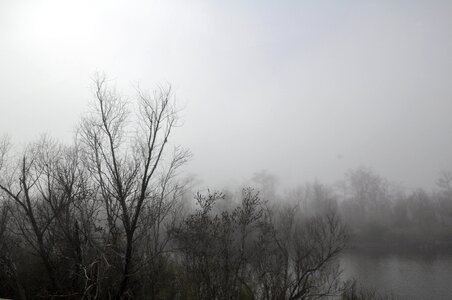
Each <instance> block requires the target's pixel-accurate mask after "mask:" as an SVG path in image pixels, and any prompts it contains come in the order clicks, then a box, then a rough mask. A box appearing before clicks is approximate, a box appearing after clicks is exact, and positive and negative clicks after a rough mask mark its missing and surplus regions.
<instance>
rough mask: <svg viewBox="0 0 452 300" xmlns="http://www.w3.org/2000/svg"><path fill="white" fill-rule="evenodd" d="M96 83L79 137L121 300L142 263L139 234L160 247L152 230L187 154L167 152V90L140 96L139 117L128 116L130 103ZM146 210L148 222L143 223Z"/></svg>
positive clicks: (170, 118)
mask: <svg viewBox="0 0 452 300" xmlns="http://www.w3.org/2000/svg"><path fill="white" fill-rule="evenodd" d="M95 83H96V91H95V93H96V102H95V104H94V106H93V111H92V113H91V115H90V116H89V117H87V118H85V120H84V121H83V124H82V127H81V131H80V136H81V141H82V143H83V145H84V148H85V150H86V154H87V158H88V165H89V170H90V172H91V174H92V176H93V179H94V181H95V184H96V185H97V186H98V187H99V198H101V199H102V202H103V208H104V210H105V211H104V212H105V218H106V223H107V228H108V230H107V238H108V245H109V247H110V249H109V251H110V254H117V257H116V258H115V259H114V260H112V261H111V262H109V264H112V265H115V266H116V268H117V269H119V272H120V274H121V278H120V280H119V282H117V283H115V285H117V286H118V289H117V292H116V297H117V298H119V297H123V296H125V295H126V294H127V293H128V289H129V283H130V281H131V279H133V276H134V274H137V272H139V271H140V268H141V267H142V266H143V264H145V263H146V262H145V261H142V260H141V259H138V257H137V256H136V255H135V254H136V253H135V252H136V250H137V249H136V248H137V247H136V246H137V245H138V240H137V238H138V237H139V236H140V235H139V234H137V231H141V230H155V233H154V237H153V238H154V239H155V242H156V243H158V242H159V237H158V235H159V234H160V230H159V228H152V226H157V227H158V226H159V224H160V223H161V222H162V219H163V217H164V216H163V215H164V214H167V210H168V208H167V205H168V203H167V198H168V197H170V198H171V193H173V192H175V193H176V194H177V191H173V190H171V189H172V188H170V187H169V185H170V184H171V183H172V182H171V180H170V179H172V177H173V176H174V172H175V170H176V169H177V168H179V167H180V166H181V165H182V164H183V163H184V162H185V161H186V159H187V158H188V156H189V153H188V152H186V151H185V150H183V149H180V148H177V149H175V150H174V151H173V152H170V153H168V151H167V148H168V147H167V146H168V139H169V137H170V134H171V132H172V129H173V128H174V127H175V126H176V125H177V111H176V110H175V108H174V105H173V103H172V94H171V89H170V88H169V87H168V88H163V87H161V88H159V89H158V90H157V91H155V92H154V93H153V94H152V95H149V94H146V93H143V92H141V91H138V93H137V105H138V107H137V113H135V114H132V113H131V112H130V111H129V109H130V105H129V104H128V102H127V101H125V100H124V99H123V98H122V97H121V96H120V95H119V94H118V93H116V92H115V91H114V90H113V89H111V88H109V87H108V86H107V81H106V79H105V77H104V76H99V77H97V78H96V80H95ZM133 117H134V118H135V120H136V121H134V119H133ZM170 151H171V150H170ZM163 160H166V161H169V162H170V163H169V165H168V164H164V163H163ZM176 190H177V188H176ZM147 210H148V213H150V214H151V220H149V219H148V220H146V219H143V218H142V216H143V213H145V212H146V211H147ZM148 226H150V227H148ZM122 236H124V237H125V239H124V240H122ZM154 250H155V249H154Z"/></svg>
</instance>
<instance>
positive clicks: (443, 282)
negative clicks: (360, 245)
mask: <svg viewBox="0 0 452 300" xmlns="http://www.w3.org/2000/svg"><path fill="white" fill-rule="evenodd" d="M340 262H341V265H342V269H343V277H344V278H347V279H350V278H356V279H358V280H359V282H360V283H361V284H362V285H363V286H366V287H370V288H374V289H376V290H377V291H379V292H385V293H387V294H388V293H393V294H395V295H397V296H399V297H400V298H401V299H425V300H427V299H428V300H434V299H452V253H451V254H447V255H444V254H442V255H438V254H436V255H435V254H400V253H399V254H388V253H385V254H376V253H374V252H363V251H348V252H346V253H344V254H343V255H342V256H341V258H340Z"/></svg>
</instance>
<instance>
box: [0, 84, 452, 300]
mask: <svg viewBox="0 0 452 300" xmlns="http://www.w3.org/2000/svg"><path fill="white" fill-rule="evenodd" d="M136 99H137V102H136V106H133V104H131V103H128V102H126V101H124V100H123V99H122V98H121V97H120V96H118V94H117V93H115V92H114V90H113V89H111V88H109V87H108V86H107V82H106V80H105V79H104V78H103V77H99V78H98V79H97V80H96V99H95V102H94V103H93V107H92V110H91V112H90V113H89V114H87V116H86V118H84V119H83V120H82V121H81V123H80V126H79V128H78V130H77V134H76V136H75V139H74V142H73V144H71V145H62V144H60V143H57V142H55V141H54V140H52V139H50V138H48V137H42V138H40V139H39V140H38V141H37V142H34V143H31V144H30V145H29V146H27V147H26V149H24V150H23V151H19V150H16V151H13V150H12V147H11V145H10V143H9V140H8V139H6V138H4V139H3V140H2V142H1V143H0V190H1V193H0V296H1V297H9V298H15V299H35V298H62V297H63V298H70V299H111V298H116V299H126V298H140V299H316V298H325V297H329V296H342V297H344V298H346V299H360V298H365V296H362V295H364V294H363V292H362V291H358V290H356V286H355V285H354V284H352V283H351V282H347V281H344V280H342V278H341V276H340V275H341V272H340V270H341V269H340V265H339V263H338V260H337V258H338V255H339V254H340V253H341V251H343V250H344V249H345V247H346V243H347V241H350V242H351V244H352V245H354V246H367V247H370V246H371V247H375V246H376V245H378V244H379V243H383V242H384V243H385V245H388V243H389V244H392V245H394V246H397V247H405V246H412V245H413V244H414V245H416V247H418V248H420V249H425V248H428V247H433V246H435V247H436V246H438V247H439V246H443V245H446V244H447V243H446V242H445V241H447V239H446V235H448V234H450V232H451V221H452V218H451V212H452V197H451V195H452V192H451V191H452V188H451V182H452V180H450V178H451V177H449V176H443V177H442V179H441V181H440V186H441V189H440V190H439V191H438V192H436V193H433V194H427V193H426V192H423V191H415V192H412V193H410V194H406V193H405V192H403V191H401V190H400V189H397V188H394V187H393V186H392V185H390V184H389V183H387V182H386V181H384V180H383V179H381V178H380V177H379V176H377V175H375V174H374V173H373V172H371V171H369V170H366V169H357V170H354V171H350V172H349V173H348V174H347V175H346V178H345V180H344V181H343V183H342V184H341V185H338V186H334V187H327V186H324V185H321V184H319V183H314V184H308V185H306V186H304V187H302V188H299V189H295V190H293V191H291V192H288V193H286V194H285V195H284V196H281V195H280V194H278V193H277V192H276V191H275V189H274V188H273V187H274V185H273V180H272V177H271V176H269V175H267V174H266V173H260V174H257V175H256V176H255V178H254V183H255V184H256V187H255V189H253V188H244V189H242V190H241V191H240V192H238V193H237V192H231V191H222V192H215V191H212V192H211V191H206V192H203V193H195V194H194V196H193V192H192V191H191V189H190V181H189V180H186V179H185V178H184V177H183V176H178V175H179V173H180V172H179V171H180V168H181V167H182V166H183V165H184V164H185V163H186V162H187V160H188V159H189V158H190V152H188V151H187V150H185V149H183V148H181V147H178V146H176V145H172V144H170V141H169V138H170V135H171V132H172V130H173V129H174V128H175V127H176V126H177V111H176V109H175V108H174V106H173V103H172V96H171V90H170V89H165V88H161V89H159V90H157V91H156V92H154V93H153V94H147V93H144V92H141V91H139V92H138V94H137V97H136ZM360 293H361V294H362V295H361V296H359V295H360ZM367 295H369V294H367ZM366 297H367V296H366ZM369 297H370V296H368V297H367V298H369Z"/></svg>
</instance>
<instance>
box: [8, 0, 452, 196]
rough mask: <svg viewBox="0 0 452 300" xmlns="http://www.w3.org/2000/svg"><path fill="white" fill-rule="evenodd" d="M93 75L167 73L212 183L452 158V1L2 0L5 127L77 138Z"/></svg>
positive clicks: (330, 177)
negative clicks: (267, 174)
mask: <svg viewBox="0 0 452 300" xmlns="http://www.w3.org/2000/svg"><path fill="white" fill-rule="evenodd" d="M98 70H100V71H104V72H106V73H107V74H108V75H109V76H110V77H112V78H114V79H116V80H117V83H118V85H119V86H120V87H121V88H122V89H123V90H124V91H125V92H127V91H128V90H129V89H130V87H132V86H133V84H134V83H136V82H140V85H141V86H142V87H149V88H152V87H154V85H155V84H156V83H166V82H168V83H171V84H172V86H173V87H174V89H175V93H176V96H177V99H178V102H179V103H180V104H181V105H182V106H183V107H185V109H184V111H183V113H182V116H183V119H184V126H183V127H182V128H179V129H178V131H177V133H176V136H175V139H177V141H178V142H179V143H180V144H182V145H183V146H185V147H188V148H190V149H191V150H192V152H193V153H194V160H193V161H192V162H191V163H190V165H189V171H190V172H191V173H195V174H198V176H199V177H200V179H202V180H204V184H205V185H213V186H216V185H222V184H231V183H236V184H239V183H241V182H242V181H243V180H244V179H246V178H249V177H251V175H252V174H253V173H254V172H256V171H259V170H262V169H267V170H268V171H269V172H271V173H273V174H275V175H276V176H277V177H278V178H279V179H280V182H282V183H284V184H285V185H294V184H297V183H302V182H304V181H306V180H312V179H316V178H317V179H319V180H321V181H325V182H333V181H335V180H337V179H340V178H341V177H342V175H343V174H344V172H345V171H346V170H347V169H349V168H353V167H357V166H361V165H364V166H369V167H371V168H373V169H374V170H375V171H376V172H378V173H380V174H381V175H382V176H384V177H386V178H388V179H390V180H394V181H397V182H400V183H403V184H404V185H405V186H408V187H413V186H421V187H427V188H428V187H431V186H432V185H433V184H434V181H435V179H436V177H437V175H438V172H439V171H441V170H443V169H452V117H451V116H450V115H451V113H452V82H451V80H452V1H317V0H316V1H314V0H313V1H168V0H165V1H131V0H128V1H112V0H108V1H107V0H105V1H87V0H77V1H62V0H55V1H48V0H41V1H36V0H34V1H24V0H0V91H1V94H0V97H1V98H0V134H3V133H8V134H10V135H11V136H12V137H13V139H14V141H16V142H19V143H21V142H25V141H28V140H32V139H33V138H35V137H37V136H39V134H40V133H43V132H48V133H50V134H51V135H52V136H55V137H57V138H59V139H63V140H69V139H70V137H71V135H72V132H73V129H74V126H75V125H76V124H77V122H78V120H79V118H80V116H81V115H82V113H83V111H85V110H86V104H87V102H88V101H89V99H90V97H91V92H92V91H91V90H90V86H91V79H90V78H91V77H92V75H93V73H94V72H95V71H98Z"/></svg>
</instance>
